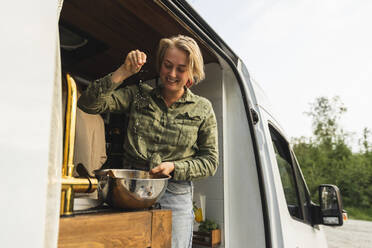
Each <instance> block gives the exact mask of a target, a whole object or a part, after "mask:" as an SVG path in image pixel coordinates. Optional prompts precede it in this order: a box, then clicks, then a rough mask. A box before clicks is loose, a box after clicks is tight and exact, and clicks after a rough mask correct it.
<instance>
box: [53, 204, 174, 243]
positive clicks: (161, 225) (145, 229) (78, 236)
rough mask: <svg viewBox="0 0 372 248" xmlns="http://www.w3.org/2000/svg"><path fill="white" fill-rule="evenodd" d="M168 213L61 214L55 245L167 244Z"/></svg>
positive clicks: (160, 211) (170, 235)
mask: <svg viewBox="0 0 372 248" xmlns="http://www.w3.org/2000/svg"><path fill="white" fill-rule="evenodd" d="M171 237H172V212H171V211H170V210H148V211H138V212H119V213H117V212H116V213H95V214H85V215H78V216H74V217H62V218H60V224H59V239H58V247H59V248H88V247H89V248H98V247H99V248H103V247H104V248H111V247H133V248H136V247H141V248H144V247H146V248H147V247H151V248H167V247H169V248H170V247H171V240H172V238H171Z"/></svg>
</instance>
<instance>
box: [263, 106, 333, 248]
mask: <svg viewBox="0 0 372 248" xmlns="http://www.w3.org/2000/svg"><path fill="white" fill-rule="evenodd" d="M259 111H260V122H261V126H262V130H264V136H265V137H266V138H265V140H266V141H267V142H266V145H265V146H266V149H267V153H266V154H268V157H267V161H265V163H267V165H268V166H269V165H270V166H271V170H270V173H269V175H270V177H271V179H270V181H271V187H272V189H273V192H272V193H273V195H274V196H275V197H273V200H276V201H277V202H276V204H275V205H276V206H277V207H276V210H275V212H276V216H277V226H278V225H280V228H278V229H280V230H281V235H282V239H283V245H284V246H283V247H301V248H302V247H303V248H313V247H327V242H326V238H325V235H324V232H323V231H321V229H320V227H319V226H315V227H313V226H311V225H310V224H309V223H306V222H304V221H301V220H298V219H296V218H294V217H292V216H291V215H290V214H289V211H288V207H287V202H286V199H285V195H284V190H283V185H282V181H281V177H280V173H279V168H278V166H277V160H276V158H275V152H274V148H273V144H272V142H271V135H270V131H269V128H268V125H269V122H270V123H271V124H272V125H273V126H275V127H276V128H277V129H278V130H279V131H281V130H280V128H278V127H277V123H276V121H275V120H274V119H273V118H272V116H271V115H270V114H269V113H268V112H267V111H266V110H265V109H263V108H260V109H259ZM284 138H285V137H284ZM262 155H263V154H262ZM279 247H280V246H279Z"/></svg>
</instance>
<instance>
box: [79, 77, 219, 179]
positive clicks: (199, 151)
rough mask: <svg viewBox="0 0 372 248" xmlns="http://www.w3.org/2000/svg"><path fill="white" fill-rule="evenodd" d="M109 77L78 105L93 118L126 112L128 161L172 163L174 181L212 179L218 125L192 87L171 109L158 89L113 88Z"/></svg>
mask: <svg viewBox="0 0 372 248" xmlns="http://www.w3.org/2000/svg"><path fill="white" fill-rule="evenodd" d="M110 77H111V75H110V74H109V75H107V76H105V77H104V78H101V79H99V80H96V81H95V82H93V83H92V84H90V85H89V87H88V88H87V90H86V91H85V92H84V93H83V94H82V96H81V97H80V98H79V101H78V106H79V108H81V109H82V110H83V111H85V112H87V113H89V114H99V113H103V112H107V111H108V112H113V113H126V114H127V115H128V116H129V124H128V130H127V135H126V138H125V141H124V161H125V162H126V163H128V164H131V163H133V164H141V165H145V166H148V168H149V169H150V168H152V167H154V166H157V165H158V164H160V163H161V162H167V161H169V162H174V166H175V170H174V176H173V178H174V180H193V179H197V178H202V177H207V176H211V175H214V173H215V172H216V169H217V166H218V144H217V137H218V135H217V123H216V117H215V114H214V111H213V108H212V104H211V103H210V101H208V100H207V99H206V98H203V97H200V96H197V95H194V94H193V93H192V92H191V91H190V90H189V89H186V91H185V94H184V95H183V96H182V97H181V98H180V99H179V100H178V101H177V102H175V103H174V104H173V105H172V106H170V107H167V106H166V104H165V102H164V100H163V97H162V96H161V94H160V88H159V87H158V88H154V89H153V88H152V87H150V86H149V85H147V84H140V85H131V86H127V87H124V88H120V89H118V90H115V88H116V87H117V86H118V85H119V84H114V83H113V82H112V81H111V79H110Z"/></svg>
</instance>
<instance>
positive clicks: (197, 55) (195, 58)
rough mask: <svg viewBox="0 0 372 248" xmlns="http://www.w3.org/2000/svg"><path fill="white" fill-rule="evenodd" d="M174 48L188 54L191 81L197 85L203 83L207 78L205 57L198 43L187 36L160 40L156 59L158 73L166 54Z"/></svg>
mask: <svg viewBox="0 0 372 248" xmlns="http://www.w3.org/2000/svg"><path fill="white" fill-rule="evenodd" d="M172 47H175V48H177V49H180V50H182V51H184V52H185V53H186V56H187V60H188V65H187V70H188V73H189V76H190V79H192V80H193V82H194V83H195V84H197V83H199V82H200V81H202V80H203V79H204V78H205V73H204V62H203V56H202V54H201V51H200V48H199V46H198V44H197V43H196V41H195V40H194V39H193V38H190V37H188V36H185V35H177V36H173V37H170V38H164V39H161V40H160V42H159V48H158V53H157V57H156V67H157V70H158V72H159V71H160V68H161V64H162V63H163V59H164V56H165V52H166V51H167V49H168V48H172Z"/></svg>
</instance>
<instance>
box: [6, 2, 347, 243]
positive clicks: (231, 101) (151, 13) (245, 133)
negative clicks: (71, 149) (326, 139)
mask: <svg viewBox="0 0 372 248" xmlns="http://www.w3.org/2000/svg"><path fill="white" fill-rule="evenodd" d="M221 18H228V17H221ZM0 19H1V22H0V23H1V24H0V31H1V34H2V38H1V41H0V44H1V46H0V47H1V48H0V49H1V56H0V65H1V68H2V70H1V71H2V73H1V80H2V82H1V83H0V106H1V107H2V110H3V113H4V112H5V114H4V115H3V118H2V120H3V121H2V123H1V129H0V134H1V135H0V137H1V139H0V148H1V159H0V164H1V168H2V172H3V174H2V175H3V177H2V182H1V196H2V204H1V208H0V210H1V211H0V213H1V218H0V220H1V224H0V244H1V247H57V246H58V228H59V220H60V216H59V215H60V199H61V165H62V146H63V125H62V119H63V117H62V103H61V72H62V69H63V70H64V71H68V72H70V73H72V75H74V76H75V79H76V80H79V81H81V82H90V81H92V80H94V79H96V78H98V77H101V76H104V75H105V74H107V73H109V72H111V71H112V70H114V69H115V68H117V66H118V65H120V64H121V63H122V61H123V58H124V55H125V54H127V52H128V51H130V50H132V49H140V50H142V51H145V52H146V53H147V54H148V56H149V59H148V61H149V62H148V63H147V66H146V68H145V69H146V71H145V72H144V73H143V74H142V77H143V79H144V80H145V81H156V72H155V66H154V54H155V49H156V46H157V43H158V41H159V40H160V38H162V37H169V36H172V35H176V34H185V35H189V36H191V37H193V38H194V39H195V40H196V41H197V42H198V43H199V45H200V47H201V49H202V53H203V56H204V61H205V69H206V79H205V80H204V81H203V82H202V83H201V84H199V85H197V86H194V87H193V88H192V91H193V92H195V93H196V94H199V95H202V96H204V97H206V98H208V99H209V100H210V101H211V102H212V104H213V108H214V111H215V113H216V117H217V121H218V128H219V151H220V166H219V168H218V171H217V173H216V175H215V176H214V177H210V178H207V179H205V180H200V181H196V182H195V184H194V185H195V194H194V195H195V196H197V195H198V194H204V195H206V197H207V201H206V209H207V212H206V214H207V218H209V219H213V220H215V221H216V222H217V223H218V224H219V226H220V227H221V230H222V242H221V244H220V246H219V247H257V248H262V247H291V248H292V247H311V248H313V247H327V243H326V239H325V235H324V233H323V231H322V228H321V225H322V224H323V225H336V226H337V225H342V223H343V219H342V202H341V196H340V193H339V191H338V189H337V187H336V186H333V185H322V186H320V187H319V202H320V206H318V205H316V204H314V203H313V202H312V201H311V199H310V196H309V191H308V189H307V186H306V182H305V180H304V178H303V176H302V173H301V170H300V167H299V165H298V162H297V160H296V157H295V154H294V153H293V151H292V150H291V148H290V145H289V143H288V141H287V139H286V136H285V135H284V132H283V130H282V129H281V128H280V126H279V124H278V123H277V122H276V121H275V119H274V117H273V116H272V114H271V113H270V107H269V106H268V104H267V101H266V99H265V96H264V93H263V92H262V90H261V89H260V87H259V85H258V84H257V83H255V82H254V81H253V80H252V79H251V78H250V75H249V72H248V70H247V68H246V67H245V65H244V63H243V62H242V61H241V60H240V59H239V57H238V56H237V55H236V54H235V53H234V52H233V51H232V50H231V49H230V48H229V47H228V46H227V45H226V44H225V43H224V41H223V40H222V39H221V38H220V37H219V36H218V35H217V34H216V33H215V32H214V31H213V30H212V29H211V28H210V27H209V26H208V24H207V23H206V22H205V21H204V20H203V19H202V18H201V17H200V16H199V15H198V14H197V13H196V12H195V11H194V10H193V9H192V7H191V6H190V5H189V4H188V3H187V2H186V1H183V0H105V1H103V0H101V1H92V0H65V1H62V0H60V1H58V2H57V1H41V0H34V1H7V3H6V4H2V7H1V10H0ZM134 80H138V79H134ZM106 124H107V125H106V126H107V127H108V126H109V120H107V119H106ZM111 145H112V144H111ZM111 155H112V156H114V155H115V154H111ZM108 156H110V153H109V152H108ZM88 218H89V216H88ZM92 247H93V246H92Z"/></svg>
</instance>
